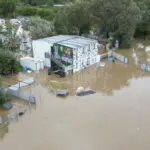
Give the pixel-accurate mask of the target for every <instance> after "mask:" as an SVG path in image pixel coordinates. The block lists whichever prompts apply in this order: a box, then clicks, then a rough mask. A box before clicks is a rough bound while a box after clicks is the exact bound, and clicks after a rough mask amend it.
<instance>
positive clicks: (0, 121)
mask: <svg viewBox="0 0 150 150" xmlns="http://www.w3.org/2000/svg"><path fill="white" fill-rule="evenodd" d="M2 123H3V118H2V117H0V125H1V124H2Z"/></svg>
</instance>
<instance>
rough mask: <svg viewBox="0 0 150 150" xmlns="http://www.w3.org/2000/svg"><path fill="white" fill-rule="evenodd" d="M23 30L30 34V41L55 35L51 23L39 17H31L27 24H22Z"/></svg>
mask: <svg viewBox="0 0 150 150" xmlns="http://www.w3.org/2000/svg"><path fill="white" fill-rule="evenodd" d="M23 28H24V29H25V30H28V31H29V32H30V36H31V38H32V40H35V39H40V38H44V37H48V36H53V35H54V34H55V29H54V25H53V23H52V22H50V21H47V20H44V19H41V18H40V17H32V18H31V19H30V21H29V22H28V23H26V24H24V26H23Z"/></svg>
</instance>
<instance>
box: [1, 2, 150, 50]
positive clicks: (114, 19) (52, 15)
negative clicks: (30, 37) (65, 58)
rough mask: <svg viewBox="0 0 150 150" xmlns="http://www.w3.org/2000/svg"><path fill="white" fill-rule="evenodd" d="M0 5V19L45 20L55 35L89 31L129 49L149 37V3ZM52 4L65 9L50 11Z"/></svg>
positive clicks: (12, 3)
mask: <svg viewBox="0 0 150 150" xmlns="http://www.w3.org/2000/svg"><path fill="white" fill-rule="evenodd" d="M0 1H1V4H2V5H0V17H5V18H10V17H17V16H39V17H41V21H42V22H43V19H45V20H47V21H50V22H51V24H54V27H55V31H56V33H57V34H76V35H82V34H85V33H89V31H90V30H93V31H94V32H95V33H96V35H98V36H99V37H102V38H107V39H108V38H110V37H113V39H114V40H116V39H118V40H119V41H120V46H121V47H124V48H128V47H130V46H131V43H132V39H133V37H144V38H148V37H149V35H150V1H149V0H113V1H110V0H81V1H78V0H0ZM54 4H65V6H64V7H54V6H53V5H54ZM35 20H36V19H35ZM52 22H53V23H52ZM37 24H38V23H37ZM36 29H37V28H36ZM40 30H41V29H40ZM37 32H38V31H37ZM53 33H54V32H53ZM44 34H45V35H44ZM37 35H38V34H37ZM47 35H53V34H51V31H50V33H49V34H46V32H44V33H43V34H42V36H41V35H40V36H39V37H46V36H47ZM37 37H38V36H37Z"/></svg>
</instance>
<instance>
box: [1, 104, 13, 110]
mask: <svg viewBox="0 0 150 150" xmlns="http://www.w3.org/2000/svg"><path fill="white" fill-rule="evenodd" d="M3 108H5V109H11V108H12V104H11V103H5V104H3Z"/></svg>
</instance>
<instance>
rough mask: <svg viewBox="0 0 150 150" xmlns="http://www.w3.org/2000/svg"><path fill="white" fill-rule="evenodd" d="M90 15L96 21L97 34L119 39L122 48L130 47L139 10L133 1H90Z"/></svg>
mask: <svg viewBox="0 0 150 150" xmlns="http://www.w3.org/2000/svg"><path fill="white" fill-rule="evenodd" d="M90 3H91V9H92V10H93V11H92V14H93V16H94V17H96V18H98V19H97V24H98V25H99V31H100V32H99V34H103V35H104V36H105V37H107V38H108V37H110V34H111V36H113V37H114V38H115V39H119V40H120V43H121V46H122V47H130V46H131V43H132V38H133V35H134V32H135V28H136V24H137V21H138V19H139V18H140V9H139V7H138V6H137V5H136V3H135V2H134V1H133V0H113V1H110V0H92V1H90Z"/></svg>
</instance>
